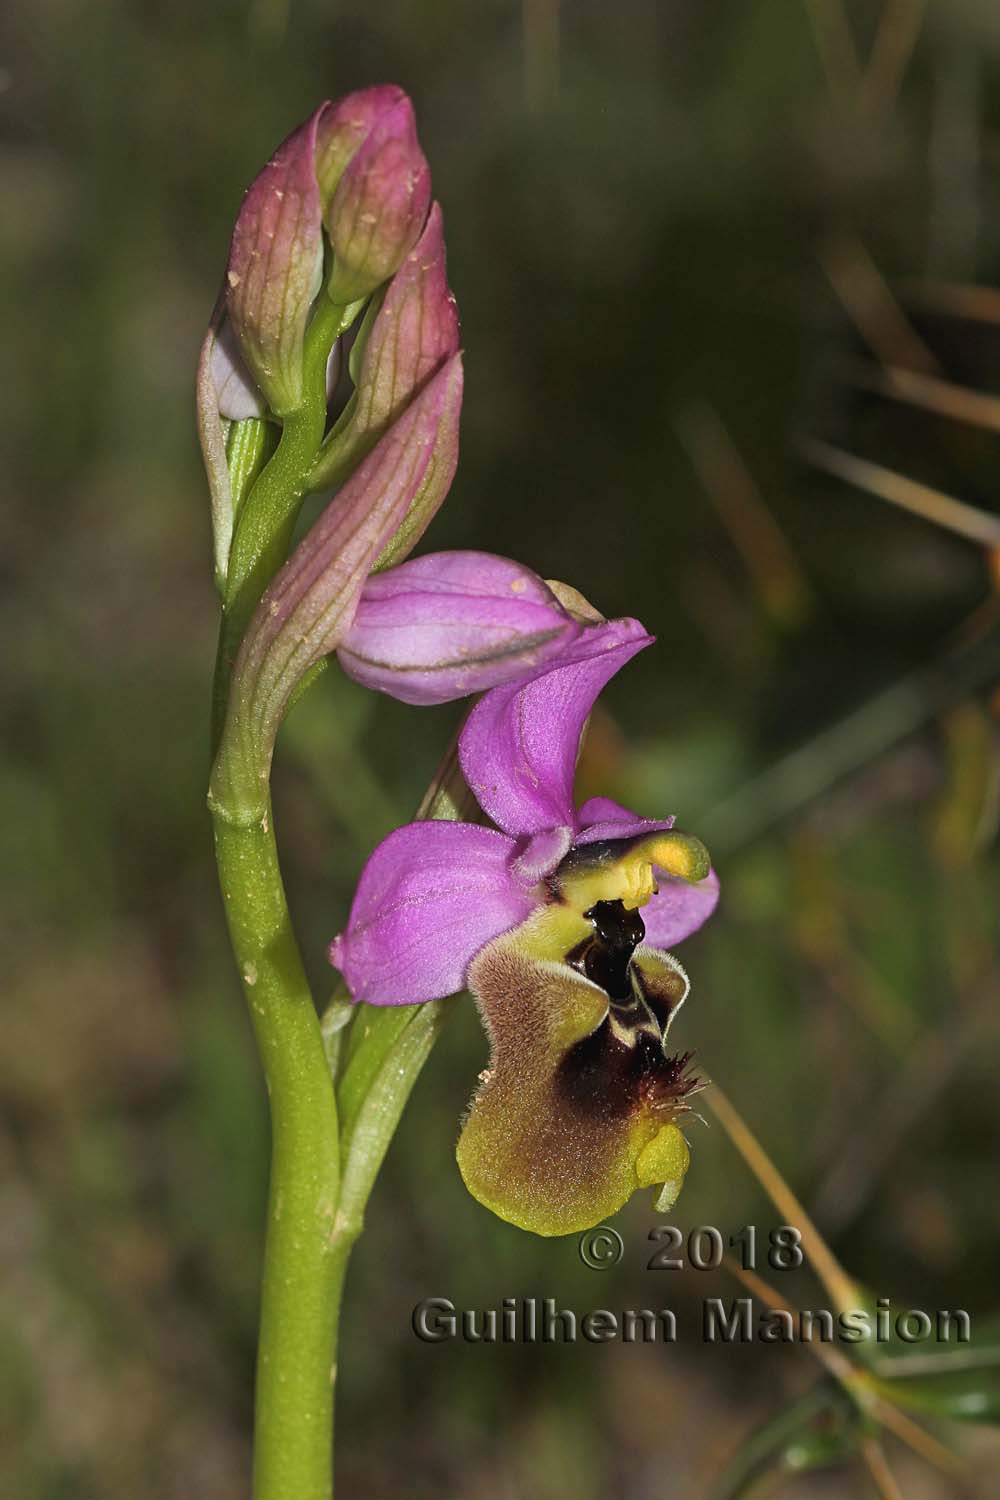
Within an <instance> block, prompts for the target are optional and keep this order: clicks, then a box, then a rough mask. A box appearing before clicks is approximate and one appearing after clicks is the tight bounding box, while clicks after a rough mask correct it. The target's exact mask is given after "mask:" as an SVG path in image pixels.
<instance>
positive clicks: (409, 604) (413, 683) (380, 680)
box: [337, 552, 583, 704]
mask: <svg viewBox="0 0 1000 1500" xmlns="http://www.w3.org/2000/svg"><path fill="white" fill-rule="evenodd" d="M582 630H583V626H582V625H580V624H579V623H577V621H575V620H574V619H573V618H572V616H571V615H570V614H569V613H568V612H567V611H566V610H565V609H563V607H562V605H561V604H560V603H559V601H558V599H557V598H556V596H555V594H553V592H552V590H551V589H549V588H548V587H546V585H545V584H544V583H543V582H542V580H541V578H539V577H538V575H537V574H535V573H533V572H532V571H531V569H530V568H525V567H522V566H521V564H520V563H516V562H511V561H510V560H509V559H508V558H506V557H495V556H493V555H492V554H491V553H488V552H436V553H431V554H429V555H428V556H426V557H415V558H411V559H410V560H409V562H404V563H402V564H401V565H400V566H399V567H398V568H390V569H389V571H388V572H385V573H378V574H376V575H375V576H374V577H372V578H369V579H368V581H367V583H366V584H365V586H364V588H363V589H362V591H361V598H360V601H359V603H358V608H357V611H356V613H355V615H354V619H353V621H352V623H351V627H350V629H349V630H348V632H347V634H346V635H345V636H344V639H343V641H342V643H341V645H340V646H339V647H338V650H337V655H338V658H339V660H340V665H341V666H342V667H343V669H344V671H345V672H346V674H347V676H348V677H351V678H353V679H354V681H355V682H359V683H361V684H362V686H363V687H368V688H374V689H375V690H376V691H377V692H382V693H388V694H389V695H390V696H391V697H393V698H399V699H401V701H402V702H403V703H413V704H430V703H448V702H450V701H451V700H452V699H455V698H464V697H466V696H467V695H468V694H469V693H481V692H485V691H486V690H487V689H488V688H492V687H497V686H499V685H500V684H501V683H504V682H510V681H512V680H513V679H514V678H515V677H525V676H527V675H530V673H531V671H532V669H533V668H536V667H543V666H544V665H545V663H546V662H548V661H549V660H550V659H551V658H553V657H554V656H556V655H558V654H559V652H561V651H562V650H564V649H565V647H566V646H568V645H569V644H570V642H571V641H573V640H575V639H576V637H577V636H578V635H580V634H581V632H582Z"/></svg>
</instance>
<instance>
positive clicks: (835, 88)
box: [805, 0, 862, 108]
mask: <svg viewBox="0 0 1000 1500" xmlns="http://www.w3.org/2000/svg"><path fill="white" fill-rule="evenodd" d="M805 7H806V15H807V16H808V17H809V21H810V24H811V25H812V29H813V36H814V37H815V40H816V50H817V52H818V53H819V60H820V63H821V64H822V67H823V72H824V74H825V75H826V83H827V87H828V88H829V90H830V93H831V95H832V96H833V98H834V99H836V101H837V102H838V104H840V105H841V107H842V108H848V107H852V106H853V104H854V101H855V99H856V98H857V94H858V89H859V88H860V87H861V80H862V73H861V62H860V60H859V58H858V52H857V48H856V47H855V45H854V37H853V36H852V35H851V27H850V23H849V21H848V19H847V14H846V12H845V10H844V7H843V5H842V4H841V3H840V0H805Z"/></svg>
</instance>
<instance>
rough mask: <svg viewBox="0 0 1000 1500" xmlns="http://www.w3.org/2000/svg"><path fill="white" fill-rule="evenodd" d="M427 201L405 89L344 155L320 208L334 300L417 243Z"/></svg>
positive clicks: (376, 276) (351, 293) (375, 281)
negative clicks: (333, 189)
mask: <svg viewBox="0 0 1000 1500" xmlns="http://www.w3.org/2000/svg"><path fill="white" fill-rule="evenodd" d="M430 201H431V177H430V169H429V167H428V165H427V161H426V159H425V157H424V154H423V152H422V151H421V149H420V146H419V144H418V142H417V132H416V124H415V121H414V118H413V106H412V105H411V104H410V101H409V99H407V98H406V96H405V95H404V96H403V97H402V98H401V99H400V100H399V102H398V103H397V104H395V105H394V106H393V107H392V108H391V109H389V110H387V111H385V112H384V113H382V114H380V116H379V118H378V119H377V120H376V122H375V124H374V125H373V126H372V129H371V131H370V132H369V134H368V135H367V137H366V138H365V140H364V142H363V144H362V145H360V146H359V147H358V149H357V151H356V152H355V154H354V155H353V156H352V157H351V159H350V161H349V162H348V164H347V166H346V168H345V170H344V173H343V176H342V177H341V179H340V182H339V184H338V186H337V190H336V192H335V193H334V195H333V199H332V201H331V203H330V206H329V208H328V209H327V211H326V213H325V215H324V217H325V220H326V227H327V232H328V234H329V236H330V244H331V246H332V248H333V270H332V272H331V276H330V281H329V283H328V285H327V291H328V292H329V295H330V297H331V298H332V299H333V301H334V302H337V303H341V304H344V305H346V304H348V303H351V302H356V301H357V300H358V299H359V298H361V297H367V296H368V295H369V293H370V292H373V291H374V290H375V288H376V287H379V286H381V285H382V283H383V282H384V281H388V279H389V277H390V276H392V275H393V274H394V273H395V271H397V270H398V268H399V266H400V265H401V264H402V262H403V258H404V257H405V255H406V253H407V251H408V250H410V249H411V248H412V246H413V245H414V244H415V243H416V241H417V239H418V237H419V235H420V232H421V230H422V229H423V227H424V220H425V219H426V218H427V210H428V208H429V207H430Z"/></svg>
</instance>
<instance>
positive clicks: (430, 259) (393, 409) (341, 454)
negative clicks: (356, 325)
mask: <svg viewBox="0 0 1000 1500" xmlns="http://www.w3.org/2000/svg"><path fill="white" fill-rule="evenodd" d="M457 350H458V308H457V307H456V305H455V298H454V296H453V295H452V292H451V289H450V287H449V286H448V276H447V271H446V268H445V246H444V226H443V222H442V217H441V206H440V204H438V203H435V204H433V205H432V207H431V211H430V214H429V216H428V219H427V225H426V227H425V229H424V232H423V233H422V234H421V236H420V238H419V240H418V241H417V243H416V244H415V245H414V247H413V249H412V250H411V251H410V252H409V254H408V255H407V257H406V259H405V260H404V261H403V264H402V265H401V266H400V268H399V270H398V271H397V272H396V275H395V276H394V277H393V278H392V280H391V281H390V283H389V285H388V287H387V288H386V290H385V294H384V296H383V297H382V298H381V299H379V298H378V297H376V298H373V299H372V304H371V308H370V309H369V312H368V314H367V315H366V318H365V322H364V323H363V324H362V327H361V330H360V332H359V334H358V338H357V340H356V341H355V345H354V349H353V351H352V353H351V374H352V377H353V378H354V379H355V382H356V389H355V392H354V395H353V396H352V397H351V400H350V402H349V403H348V405H347V408H346V410H345V411H344V414H343V416H342V417H341V418H340V420H339V421H338V423H337V424H336V426H335V427H334V429H333V431H332V432H331V433H330V435H329V437H328V438H327V440H326V442H325V443H324V444H323V447H322V448H321V449H320V452H319V455H318V457H317V459H316V463H315V465H314V467H313V470H312V473H311V474H310V476H309V486H310V488H311V489H313V490H318V489H325V488H327V487H328V486H330V485H333V484H337V483H339V482H340V480H341V479H343V478H344V476H345V475H346V474H349V473H350V471H351V469H352V468H353V467H354V465H355V464H356V463H357V462H358V461H359V460H360V459H361V458H363V457H364V455H365V453H367V452H368V451H369V450H370V449H371V448H372V447H373V445H374V444H375V443H376V442H377V441H378V439H379V438H380V437H381V435H382V433H383V432H384V431H385V429H386V427H387V426H388V425H389V423H390V422H392V421H394V420H395V418H396V417H397V416H398V415H399V414H400V412H402V411H403V410H404V409H405V407H406V404H407V402H408V401H410V400H411V399H412V397H413V395H414V394H415V392H416V391H418V390H419V389H420V387H421V386H422V385H423V383H424V381H425V380H427V379H428V378H429V377H430V376H431V375H432V374H433V373H434V372H435V371H436V370H438V369H440V367H441V365H442V364H443V363H444V361H445V360H446V359H449V358H450V357H451V356H452V355H453V354H455V353H456V351H457Z"/></svg>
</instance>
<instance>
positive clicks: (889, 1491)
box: [861, 1437, 903, 1500]
mask: <svg viewBox="0 0 1000 1500" xmlns="http://www.w3.org/2000/svg"><path fill="white" fill-rule="evenodd" d="M861 1457H862V1458H863V1459H864V1461H865V1466H866V1468H867V1470H868V1472H869V1474H870V1475H871V1477H872V1483H873V1484H874V1486H875V1488H876V1490H877V1491H878V1493H879V1494H880V1495H881V1496H882V1497H883V1500H903V1491H902V1490H901V1489H900V1487H899V1485H898V1484H897V1483H896V1479H895V1476H894V1475H893V1472H892V1470H891V1469H890V1468H889V1460H888V1459H887V1458H886V1456H885V1451H884V1449H883V1447H882V1444H881V1443H880V1442H879V1440H878V1438H874V1437H867V1438H863V1439H862V1440H861Z"/></svg>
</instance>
